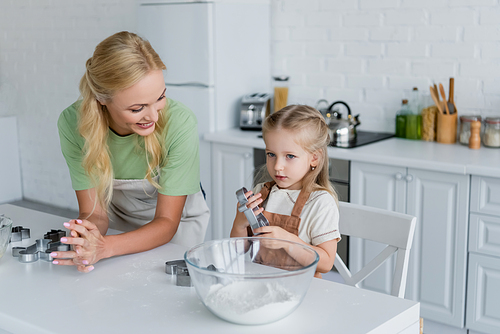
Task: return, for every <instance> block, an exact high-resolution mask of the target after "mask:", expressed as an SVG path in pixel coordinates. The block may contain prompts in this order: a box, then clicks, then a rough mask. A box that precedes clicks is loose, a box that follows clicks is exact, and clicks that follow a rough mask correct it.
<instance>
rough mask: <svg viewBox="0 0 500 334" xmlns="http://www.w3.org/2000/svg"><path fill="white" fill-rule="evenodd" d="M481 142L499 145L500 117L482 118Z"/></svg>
mask: <svg viewBox="0 0 500 334" xmlns="http://www.w3.org/2000/svg"><path fill="white" fill-rule="evenodd" d="M483 144H484V146H488V147H500V117H486V119H485V120H484V133H483Z"/></svg>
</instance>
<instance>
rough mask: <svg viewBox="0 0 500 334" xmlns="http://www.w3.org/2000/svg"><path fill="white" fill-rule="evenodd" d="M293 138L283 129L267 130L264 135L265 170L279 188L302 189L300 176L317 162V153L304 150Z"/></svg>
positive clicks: (293, 136)
mask: <svg viewBox="0 0 500 334" xmlns="http://www.w3.org/2000/svg"><path fill="white" fill-rule="evenodd" d="M295 138H296V134H294V133H293V132H291V131H288V130H283V129H277V130H272V131H268V132H267V133H266V135H265V137H264V141H265V143H266V156H267V158H266V165H267V171H268V172H269V175H271V177H272V178H273V180H274V181H276V184H277V185H278V187H279V188H280V189H289V190H299V189H302V178H303V177H304V176H305V175H306V174H307V172H309V171H310V170H311V167H316V166H317V164H318V158H317V155H316V154H311V153H308V152H306V151H305V150H304V149H303V148H302V146H300V145H299V144H297V143H296V142H295Z"/></svg>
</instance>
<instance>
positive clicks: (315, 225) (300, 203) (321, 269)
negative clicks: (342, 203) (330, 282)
mask: <svg viewBox="0 0 500 334" xmlns="http://www.w3.org/2000/svg"><path fill="white" fill-rule="evenodd" d="M262 135H263V138H264V142H265V143H266V156H267V159H266V160H267V161H266V167H267V173H268V175H267V176H268V179H272V181H271V182H267V183H260V184H258V185H257V186H256V187H255V188H254V190H253V192H251V191H249V192H247V193H246V194H245V195H246V196H247V197H249V198H248V204H247V207H248V208H251V209H253V208H255V207H256V206H258V205H259V204H262V205H261V208H259V209H258V210H257V211H255V214H256V215H257V214H259V213H261V212H263V214H264V216H266V218H267V219H268V220H269V223H270V226H264V227H260V228H258V229H255V230H254V232H255V233H256V234H257V233H259V236H262V237H269V238H277V239H285V240H290V241H295V242H299V243H302V244H307V245H310V246H312V248H314V250H315V251H316V252H317V253H318V254H319V262H318V266H317V269H316V270H317V271H316V275H315V276H316V277H321V274H320V273H326V272H328V271H330V270H331V268H332V266H333V262H334V260H335V254H336V252H337V242H338V241H339V240H340V233H339V228H338V222H339V210H338V205H337V201H338V200H337V194H336V193H335V190H334V189H333V187H332V185H331V184H330V181H329V178H328V153H327V145H328V143H329V140H330V138H329V135H328V126H327V125H326V122H325V120H324V118H323V116H322V115H321V113H320V112H319V111H317V110H316V109H314V108H311V107H308V106H303V105H290V106H287V107H285V108H283V109H281V110H280V111H278V112H276V113H274V114H272V115H270V116H269V117H267V118H266V120H265V122H264V125H263V129H262ZM253 194H255V195H253ZM248 226H249V223H248V221H247V219H246V217H245V215H244V214H243V213H241V212H237V213H236V218H235V219H234V222H233V228H232V230H231V237H246V236H249V235H251V230H250V229H248ZM260 233H262V234H260Z"/></svg>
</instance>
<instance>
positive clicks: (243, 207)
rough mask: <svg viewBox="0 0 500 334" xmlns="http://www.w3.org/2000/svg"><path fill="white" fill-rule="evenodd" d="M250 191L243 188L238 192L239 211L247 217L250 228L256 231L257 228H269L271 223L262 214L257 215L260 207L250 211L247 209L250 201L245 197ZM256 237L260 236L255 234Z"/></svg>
mask: <svg viewBox="0 0 500 334" xmlns="http://www.w3.org/2000/svg"><path fill="white" fill-rule="evenodd" d="M247 192H248V190H247V188H245V187H243V188H241V189H239V190H238V191H236V198H237V199H238V202H239V203H240V205H239V206H238V211H240V212H243V213H244V214H245V216H246V217H247V220H248V222H249V223H250V228H251V229H252V232H253V230H255V229H256V228H259V227H263V226H269V221H268V220H267V218H266V217H265V216H264V215H263V214H262V212H261V213H259V214H258V215H257V216H256V215H255V212H254V211H256V210H258V209H259V207H258V206H256V207H255V208H253V210H252V209H250V208H248V207H247V203H248V199H247V197H246V196H245V193H247ZM254 234H255V235H258V233H255V232H254Z"/></svg>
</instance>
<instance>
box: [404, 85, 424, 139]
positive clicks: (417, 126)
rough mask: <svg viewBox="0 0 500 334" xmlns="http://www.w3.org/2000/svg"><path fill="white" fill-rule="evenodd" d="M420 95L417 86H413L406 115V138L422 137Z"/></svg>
mask: <svg viewBox="0 0 500 334" xmlns="http://www.w3.org/2000/svg"><path fill="white" fill-rule="evenodd" d="M420 104H421V103H420V96H419V93H418V88H417V87H414V88H413V91H412V95H411V101H410V105H409V110H410V112H409V113H408V114H407V115H406V138H407V139H421V138H422V114H421V107H420Z"/></svg>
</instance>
